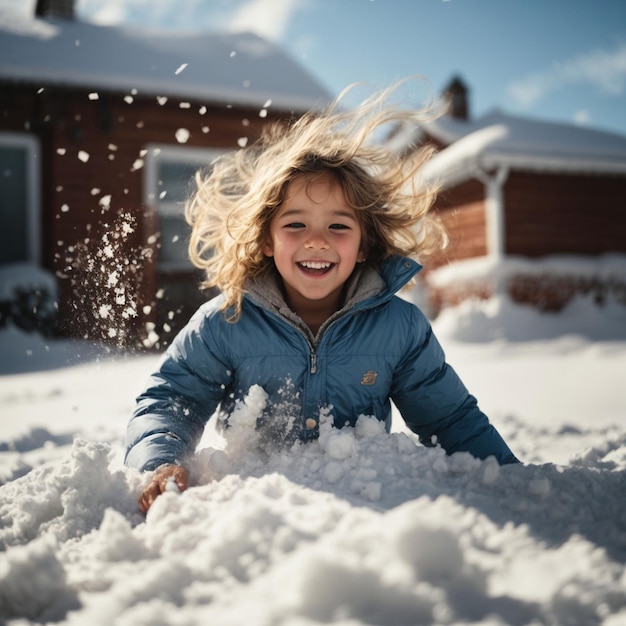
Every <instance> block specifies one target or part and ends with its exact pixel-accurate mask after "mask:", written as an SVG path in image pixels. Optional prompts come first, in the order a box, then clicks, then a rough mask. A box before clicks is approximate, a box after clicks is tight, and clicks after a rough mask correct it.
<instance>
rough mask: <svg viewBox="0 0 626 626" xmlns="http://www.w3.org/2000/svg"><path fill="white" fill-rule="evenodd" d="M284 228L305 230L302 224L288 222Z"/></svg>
mask: <svg viewBox="0 0 626 626" xmlns="http://www.w3.org/2000/svg"><path fill="white" fill-rule="evenodd" d="M284 228H305V225H304V224H303V223H302V222H289V224H285V225H284Z"/></svg>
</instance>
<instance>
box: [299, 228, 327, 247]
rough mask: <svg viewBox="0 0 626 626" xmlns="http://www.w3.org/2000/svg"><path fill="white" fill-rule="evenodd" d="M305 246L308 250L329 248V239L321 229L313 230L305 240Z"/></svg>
mask: <svg viewBox="0 0 626 626" xmlns="http://www.w3.org/2000/svg"><path fill="white" fill-rule="evenodd" d="M304 247H305V248H307V249H308V250H326V249H328V239H327V238H326V234H325V233H324V231H323V230H321V229H317V228H316V229H314V230H311V232H310V233H309V236H308V237H307V238H306V240H305V242H304Z"/></svg>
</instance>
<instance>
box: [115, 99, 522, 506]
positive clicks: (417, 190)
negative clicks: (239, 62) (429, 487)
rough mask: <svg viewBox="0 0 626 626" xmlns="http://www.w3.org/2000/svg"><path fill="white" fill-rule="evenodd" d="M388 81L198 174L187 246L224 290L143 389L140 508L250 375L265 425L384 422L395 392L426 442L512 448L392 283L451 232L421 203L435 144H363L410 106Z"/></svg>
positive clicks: (401, 280) (138, 441)
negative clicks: (145, 480)
mask: <svg viewBox="0 0 626 626" xmlns="http://www.w3.org/2000/svg"><path fill="white" fill-rule="evenodd" d="M387 96H388V94H387V93H383V94H382V95H380V96H377V97H373V98H370V99H368V100H366V101H365V102H364V103H363V104H362V105H361V106H359V107H358V108H357V109H355V110H352V111H340V110H339V109H338V107H337V106H336V105H335V106H333V107H331V108H330V109H329V110H328V111H327V112H325V113H324V114H322V115H315V114H309V115H305V116H304V117H303V118H301V119H300V120H298V121H296V122H294V123H292V124H291V125H275V126H273V127H271V128H270V129H269V130H267V131H266V132H265V133H264V135H263V136H262V137H261V139H260V140H259V141H258V142H257V143H256V144H254V145H252V146H250V147H249V148H246V149H243V150H240V151H237V152H233V153H230V154H227V155H225V156H223V157H222V158H220V159H219V160H218V161H217V162H216V163H214V165H213V168H212V170H211V172H210V174H209V175H208V176H207V177H205V178H204V179H203V178H202V177H201V176H198V181H197V182H198V189H197V192H196V194H195V196H194V197H193V198H192V199H191V201H190V203H189V204H188V206H187V219H188V221H189V223H190V224H191V226H192V235H191V241H190V255H191V259H192V261H193V262H194V264H195V265H197V266H198V267H200V268H202V269H204V270H205V272H206V276H207V280H206V283H205V284H206V286H213V287H218V288H219V289H220V291H221V295H220V296H218V297H217V298H215V299H213V300H211V301H210V302H207V303H206V304H204V305H203V306H202V307H201V308H200V309H199V310H198V311H197V313H196V314H195V315H194V316H193V317H192V319H191V320H190V322H189V323H188V325H187V326H186V327H185V328H184V329H183V330H182V331H181V332H180V334H179V335H178V336H177V337H176V339H175V340H174V342H173V343H172V345H171V346H170V347H169V349H168V350H167V353H166V354H165V355H164V359H163V360H162V362H161V365H160V367H159V369H158V371H157V372H156V373H155V374H154V375H153V376H152V378H151V381H150V384H149V386H148V388H147V389H146V390H145V391H144V392H143V393H142V394H141V395H140V396H139V398H138V401H137V407H136V410H135V412H134V415H133V417H132V419H131V421H130V423H129V426H128V431H127V451H126V463H127V464H128V465H131V466H134V467H137V468H139V469H141V470H157V471H156V472H155V473H154V475H153V477H152V479H151V482H150V483H149V484H148V486H147V487H146V488H145V489H144V491H143V493H142V495H141V497H140V507H141V509H142V511H144V512H145V511H147V510H148V508H149V507H150V505H151V504H152V503H153V501H154V499H155V498H156V497H157V496H158V495H159V494H160V493H162V492H163V491H164V490H166V489H167V488H168V482H169V481H171V480H174V481H175V482H176V484H177V486H178V488H179V489H180V490H184V489H186V488H187V486H188V480H189V474H188V470H187V469H186V467H185V464H186V463H187V462H188V459H189V458H190V457H191V455H193V453H194V449H195V447H196V445H197V443H198V441H199V440H200V438H201V435H202V433H203V430H204V427H205V425H206V423H207V421H208V420H209V418H210V417H211V415H212V414H214V413H215V411H216V410H219V411H220V414H221V417H224V416H228V415H229V414H230V413H231V412H232V411H233V409H234V407H235V405H236V404H237V402H238V401H239V400H241V399H242V398H243V397H245V395H246V394H247V392H248V390H249V389H250V388H251V387H252V386H253V385H259V386H261V387H262V388H263V390H264V391H265V392H266V394H267V405H266V407H265V409H264V411H263V416H262V417H261V418H260V419H259V424H258V428H264V427H267V428H268V429H269V430H268V432H271V433H273V435H274V436H276V431H277V430H280V428H283V429H284V430H285V432H284V433H282V434H280V435H279V436H280V437H283V438H285V439H286V440H289V438H290V437H291V436H296V437H298V438H300V439H301V440H302V441H308V440H311V439H315V438H316V437H317V434H318V430H319V416H320V410H323V411H325V412H327V413H328V412H329V414H330V416H331V418H332V420H333V425H334V426H335V427H337V428H342V427H344V426H354V424H355V423H356V420H357V418H358V417H359V416H360V415H369V416H375V417H376V418H378V419H379V420H382V421H385V422H386V423H387V425H388V426H389V425H390V415H391V404H390V401H391V400H393V402H394V403H395V405H396V407H397V408H398V410H399V411H400V413H401V415H402V417H403V418H404V420H405V422H406V424H407V426H408V427H409V428H410V429H411V430H412V431H414V432H415V433H417V434H418V435H419V437H420V440H421V441H422V442H423V443H424V444H425V445H427V446H432V445H436V444H437V445H441V446H442V447H443V448H444V449H445V450H446V452H447V453H449V454H451V453H453V452H456V451H468V452H470V453H471V454H473V455H474V456H476V457H479V458H486V457H488V456H490V455H494V456H495V457H496V459H497V460H498V462H500V463H503V464H504V463H514V462H516V461H517V459H516V458H515V456H514V455H513V454H512V452H511V451H510V450H509V448H508V447H507V445H506V444H505V443H504V441H503V440H502V438H501V437H500V435H499V434H498V433H497V431H496V430H495V429H494V428H493V426H491V424H490V423H489V420H488V418H487V417H486V416H485V415H484V414H483V413H482V412H481V411H480V410H479V409H478V407H477V404H476V400H475V398H474V397H472V396H471V395H470V394H469V393H468V391H467V390H466V388H465V387H464V386H463V384H462V382H461V381H460V380H459V378H458V376H457V375H456V373H455V372H454V370H453V369H452V368H451V367H450V366H449V365H448V364H447V363H446V362H445V358H444V354H443V351H442V349H441V347H440V346H439V344H438V342H437V340H436V339H435V337H434V335H433V332H432V329H431V327H430V325H429V323H428V321H427V320H426V318H425V317H424V315H423V314H422V313H421V312H420V310H419V309H418V308H417V307H416V306H415V305H413V304H411V303H409V302H406V301H404V300H402V299H400V298H398V297H397V296H395V295H394V294H395V293H396V292H397V291H398V290H399V289H400V288H402V287H403V286H405V285H406V284H407V283H408V282H409V281H410V280H411V279H412V278H413V277H414V275H415V274H416V273H417V272H418V271H419V270H420V265H418V264H417V263H416V262H415V261H413V260H411V259H410V258H409V257H410V256H417V255H418V254H419V255H423V254H427V253H429V252H431V251H434V250H437V249H438V248H441V247H442V245H443V244H444V241H445V235H444V234H443V231H442V229H441V227H440V226H439V224H438V222H437V221H435V220H434V219H432V218H431V217H430V216H429V215H427V213H428V211H429V208H430V206H431V204H432V201H433V198H434V193H435V192H434V190H433V189H430V188H426V187H424V186H420V185H419V183H418V181H417V174H418V171H419V168H420V167H421V165H422V164H423V162H424V160H425V159H426V158H427V156H428V153H424V152H422V153H418V154H415V155H414V156H413V157H411V158H407V159H399V158H397V157H395V156H394V155H393V154H391V153H390V152H389V151H388V150H387V149H385V148H384V147H382V146H381V145H375V144H374V143H372V142H369V143H368V140H369V139H371V137H372V134H373V133H374V132H375V131H377V130H380V129H381V127H383V126H384V125H386V124H389V123H394V122H399V121H402V120H406V119H411V118H414V117H415V114H410V113H408V112H402V111H399V110H398V109H395V108H393V107H386V106H385V103H386V99H387ZM286 415H288V417H290V418H291V425H290V427H287V425H286V424H287V421H286V420H285V419H284V418H285V416H286ZM226 420H227V417H226ZM277 425H280V428H277ZM272 427H273V428H272Z"/></svg>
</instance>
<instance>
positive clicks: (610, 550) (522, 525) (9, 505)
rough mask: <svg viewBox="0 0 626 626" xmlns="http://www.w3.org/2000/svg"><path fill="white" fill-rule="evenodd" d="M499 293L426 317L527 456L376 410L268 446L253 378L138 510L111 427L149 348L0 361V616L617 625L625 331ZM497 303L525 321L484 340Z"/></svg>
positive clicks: (624, 469)
mask: <svg viewBox="0 0 626 626" xmlns="http://www.w3.org/2000/svg"><path fill="white" fill-rule="evenodd" d="M501 305H502V303H501V302H500V304H498V302H497V301H495V300H494V301H488V302H482V303H473V304H472V305H471V311H472V313H471V315H469V314H468V307H470V305H464V307H460V308H458V309H456V310H453V311H448V312H447V313H446V314H445V316H441V318H440V319H438V320H437V322H436V323H435V331H436V332H437V334H438V336H439V338H440V340H441V341H442V343H443V345H444V348H445V349H446V351H447V354H448V358H449V360H450V362H451V363H452V364H453V365H454V366H455V368H456V369H457V370H458V371H459V372H460V373H461V376H462V378H463V379H464V380H465V382H466V383H467V384H468V387H469V388H470V389H471V390H472V392H473V393H475V394H476V395H477V396H478V398H479V400H480V402H481V406H483V408H485V409H486V410H487V412H488V413H489V414H490V415H491V416H492V419H493V421H494V423H495V424H496V426H497V427H498V429H499V430H500V431H501V432H502V433H503V435H504V436H505V438H506V439H507V441H508V442H509V443H510V445H511V447H512V448H513V450H514V451H515V452H516V453H517V454H518V455H519V456H520V457H521V458H522V459H523V460H524V461H525V463H526V464H525V465H519V466H506V467H499V466H498V465H497V464H496V463H495V462H494V461H493V459H488V460H486V461H483V462H481V461H478V460H476V459H473V458H472V457H470V456H469V455H467V454H455V455H453V456H446V455H445V453H444V452H443V451H442V450H440V449H427V448H424V447H422V446H420V445H419V444H418V443H417V440H416V438H415V437H414V436H413V435H412V434H411V433H407V432H406V431H405V430H404V429H403V427H402V424H401V423H400V422H399V420H398V419H397V416H396V415H394V428H393V432H392V433H391V434H387V433H385V432H384V429H383V428H382V425H381V424H380V423H378V422H376V421H374V420H372V419H371V418H367V417H365V416H361V417H360V418H359V420H358V423H357V426H356V428H354V429H344V430H335V429H332V428H331V427H330V425H329V423H328V422H327V421H326V418H325V415H324V413H323V412H322V413H321V415H320V438H319V440H318V441H315V442H311V443H307V444H302V443H296V444H293V445H292V446H283V447H272V445H271V444H268V443H267V442H266V441H265V440H264V439H263V438H262V437H259V433H258V432H257V431H256V430H255V428H254V422H255V420H256V416H258V415H260V414H261V412H262V409H263V406H264V402H265V393H264V391H263V390H262V389H261V388H258V387H256V388H253V389H251V390H250V392H249V394H248V397H247V398H246V399H245V400H244V401H243V402H242V403H241V404H240V406H239V407H238V412H237V418H236V419H234V420H233V421H232V422H231V423H233V424H234V425H233V427H232V428H230V429H229V430H227V431H225V433H224V436H221V435H220V434H218V432H217V431H216V430H215V429H214V428H212V427H210V428H208V429H207V433H206V436H205V438H204V439H203V441H202V443H201V446H200V448H201V449H200V450H199V453H198V455H197V458H196V460H195V463H194V466H193V467H192V477H191V478H192V484H191V487H190V488H189V489H188V490H187V491H186V492H184V493H182V494H178V493H175V492H167V493H165V494H164V495H162V496H161V497H159V498H158V499H157V501H156V502H155V504H154V505H153V507H152V508H151V510H150V511H149V513H148V515H147V517H144V516H142V515H141V514H140V512H139V509H138V506H137V497H138V494H139V492H140V490H141V486H142V484H143V483H144V481H145V480H146V479H147V478H148V477H147V476H142V475H140V474H139V473H138V472H136V471H135V470H132V469H129V468H125V467H123V465H122V462H121V459H122V454H123V443H122V440H123V435H124V429H125V425H126V422H127V419H128V416H129V414H130V411H131V409H132V405H133V397H134V395H135V394H136V393H137V392H138V391H139V390H140V388H141V386H142V385H143V383H144V381H145V379H146V377H147V374H148V373H149V372H150V371H151V370H152V369H153V368H154V367H155V366H156V363H157V359H158V357H155V356H150V357H141V358H138V357H135V358H130V357H129V358H126V359H124V360H113V359H111V358H107V359H102V360H99V361H98V360H93V361H90V362H86V363H83V364H80V365H75V366H73V367H67V366H65V367H59V368H57V369H54V370H48V371H45V372H36V371H33V372H32V373H29V374H11V373H9V367H8V366H5V371H6V374H5V375H4V376H2V377H0V406H2V407H3V409H2V413H0V426H1V430H0V433H2V434H1V435H0V482H2V483H4V484H3V485H2V486H0V520H1V522H0V546H1V550H2V551H1V552H0V621H1V620H2V619H5V620H6V623H7V624H9V625H12V626H26V625H29V624H35V623H56V624H65V625H70V626H71V625H76V626H78V625H79V624H80V625H82V624H93V625H94V626H98V625H100V624H101V625H103V626H105V625H106V626H109V625H110V624H116V625H119V626H125V625H131V624H132V625H133V626H141V625H145V626H154V625H155V624H158V625H163V626H170V625H171V626H180V625H185V626H194V625H198V626H200V625H202V624H207V623H217V624H220V625H226V626H228V625H233V626H234V625H239V624H242V623H252V624H255V625H263V624H268V625H269V624H272V625H285V626H286V625H290V626H304V625H306V626H312V625H314V624H328V623H334V624H343V625H345V626H348V625H349V626H354V625H356V624H385V625H387V624H403V625H405V624H411V625H413V624H442V625H443V624H454V625H455V626H457V625H460V626H462V625H464V624H468V625H469V624H474V625H475V624H478V625H480V626H502V625H505V624H507V625H508V624H510V625H512V626H513V625H514V626H518V625H522V624H533V625H539V624H563V625H568V626H569V625H573V626H578V625H580V626H588V625H595V624H598V625H602V626H618V625H619V624H623V623H626V576H625V575H624V568H623V565H624V562H625V560H626V501H625V500H624V498H623V497H621V495H620V494H624V493H626V427H625V424H626V420H625V418H626V397H625V396H624V394H623V372H624V371H626V342H625V341H624V340H623V339H622V338H620V336H617V337H615V336H613V337H611V336H609V334H608V332H607V333H605V336H604V338H603V339H602V341H594V340H592V339H591V338H590V337H591V336H592V335H593V332H594V331H593V329H594V328H600V327H601V326H602V320H606V314H607V311H606V310H605V309H598V308H596V310H595V318H593V312H592V311H591V309H589V310H584V311H581V309H576V310H571V311H569V313H567V312H565V314H564V315H563V316H562V317H561V320H562V324H561V329H560V330H561V331H562V332H557V331H558V329H556V328H555V327H552V326H551V325H550V322H549V320H551V319H553V317H549V318H548V317H547V316H545V315H540V314H539V313H537V312H533V313H532V314H531V312H530V311H528V310H526V309H523V308H521V307H517V308H516V307H515V305H513V304H511V303H508V304H507V307H509V308H508V309H507V311H508V312H507V314H506V315H504V314H502V315H501V316H499V317H498V316H494V315H493V311H494V310H496V309H498V307H499V306H501ZM500 310H501V311H502V309H500ZM481 316H482V318H481ZM507 317H511V318H512V319H511V321H510V324H511V326H514V325H515V324H517V323H519V322H520V320H523V319H526V321H528V322H529V323H530V324H531V326H527V327H526V330H525V331H524V332H525V333H526V335H525V336H522V331H520V336H519V337H518V338H517V339H516V340H515V341H510V340H509V339H507V338H506V336H502V335H500V336H499V337H498V338H497V339H494V337H496V336H497V333H496V332H495V331H494V330H493V327H492V328H491V329H489V320H491V321H492V324H493V325H494V326H497V325H498V324H504V323H505V320H506V319H507ZM481 319H482V321H480V320H481ZM554 319H558V316H554ZM585 327H586V328H588V329H589V328H590V329H591V330H590V331H588V332H586V333H584V334H576V331H575V329H576V328H585ZM459 329H462V330H463V333H462V334H464V337H465V338H466V339H469V341H465V342H462V341H459ZM533 330H534V332H535V333H536V336H535V337H538V338H539V339H540V340H536V338H533V334H532V331H533ZM8 338H11V341H12V342H13V344H14V347H13V349H14V350H17V349H18V338H19V335H15V334H13V335H11V334H10V333H9V332H8V331H2V332H0V346H1V347H2V349H3V350H4V347H5V345H6V341H7V339H8ZM22 338H23V339H24V340H25V341H26V339H27V336H26V335H23V336H22ZM23 345H30V344H23ZM63 345H65V351H64V350H61V349H60V348H61V346H60V345H57V344H55V343H54V342H50V344H49V346H48V347H49V350H48V354H50V355H51V357H50V358H52V356H53V355H56V357H57V358H58V359H59V360H60V361H63V362H64V359H65V358H66V355H67V354H68V352H69V348H68V345H66V344H63ZM69 345H70V346H74V347H76V345H78V344H69ZM3 354H5V353H4V352H3ZM33 369H35V368H33ZM539 385H542V387H541V388H539Z"/></svg>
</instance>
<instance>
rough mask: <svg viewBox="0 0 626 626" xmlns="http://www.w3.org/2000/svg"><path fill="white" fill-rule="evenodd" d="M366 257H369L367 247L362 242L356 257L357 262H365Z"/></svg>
mask: <svg viewBox="0 0 626 626" xmlns="http://www.w3.org/2000/svg"><path fill="white" fill-rule="evenodd" d="M365 259H367V250H366V249H365V245H364V244H363V243H362V244H361V247H360V248H359V253H358V254H357V257H356V262H357V263H363V261H365Z"/></svg>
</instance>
